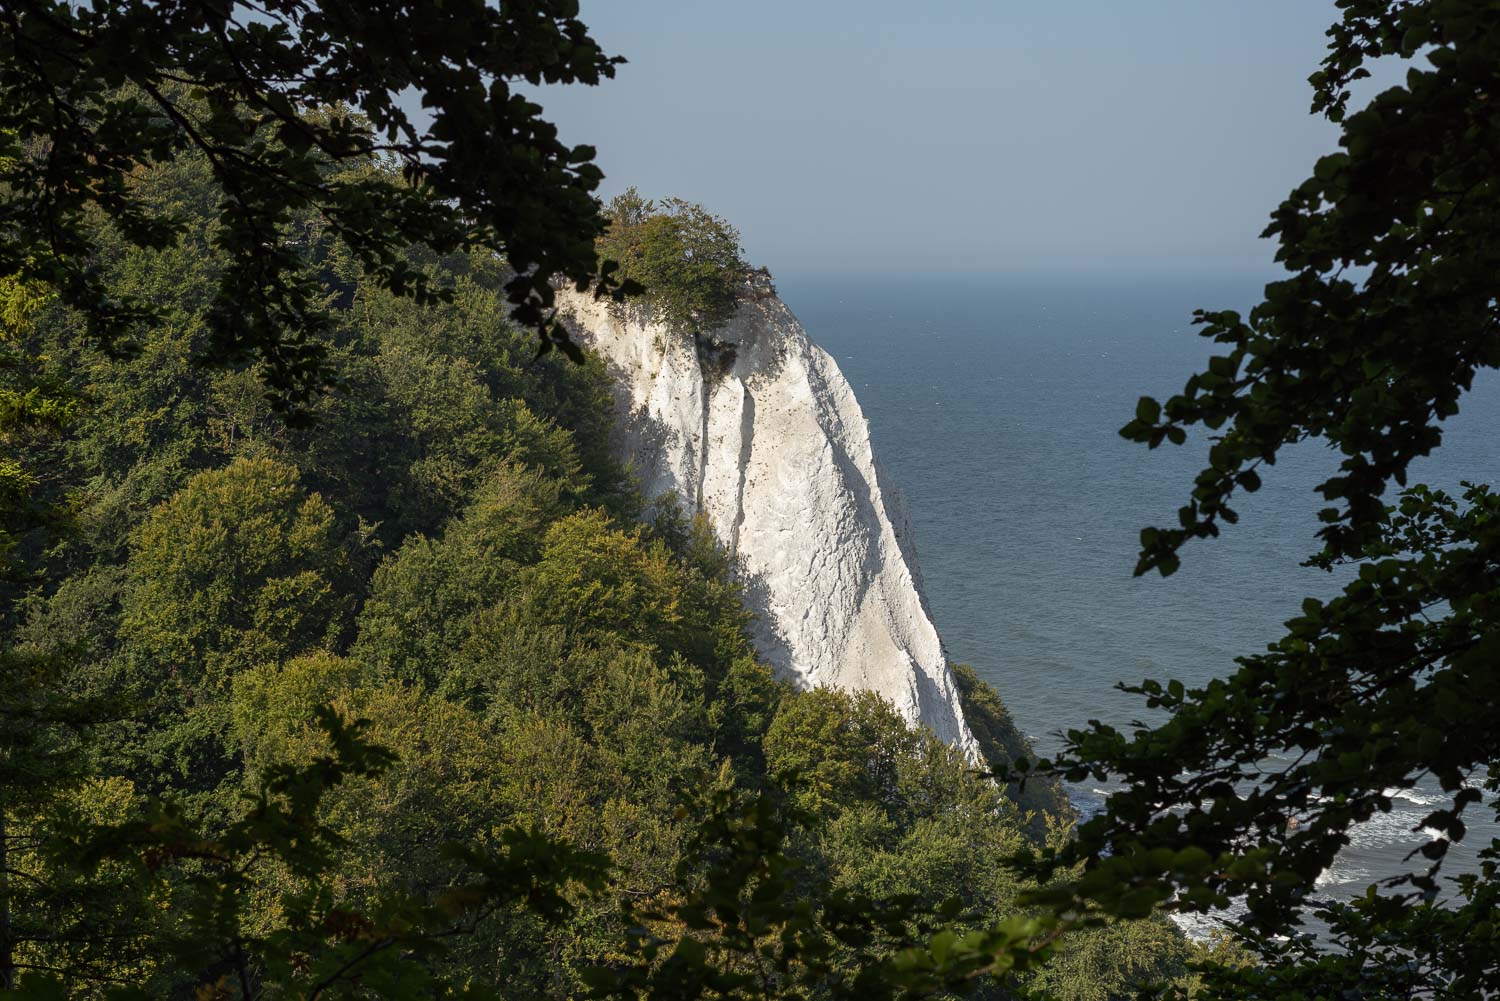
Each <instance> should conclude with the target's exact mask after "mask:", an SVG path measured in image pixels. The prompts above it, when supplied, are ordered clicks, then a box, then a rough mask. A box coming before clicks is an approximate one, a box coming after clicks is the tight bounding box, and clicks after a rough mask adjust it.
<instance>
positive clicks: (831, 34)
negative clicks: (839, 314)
mask: <svg viewBox="0 0 1500 1001" xmlns="http://www.w3.org/2000/svg"><path fill="white" fill-rule="evenodd" d="M1335 16H1336V14H1335V11H1334V8H1333V5H1332V3H1331V2H1330V0H1134V2H1121V0H1073V2H1070V3H1056V2H1046V0H1031V2H1025V3H1023V2H1020V0H927V2H925V3H913V2H910V0H907V2H901V3H897V2H894V0H862V2H854V0H759V2H755V3H747V2H733V3H732V2H728V0H634V2H622V0H585V2H584V4H583V18H584V20H585V22H586V23H588V24H589V25H590V26H591V28H592V29H593V30H594V33H595V36H596V37H597V38H598V39H599V40H600V41H601V42H602V43H603V44H604V46H605V47H606V49H608V50H610V51H612V52H614V53H617V54H620V55H623V56H625V57H626V58H627V59H629V60H630V63H629V64H628V65H626V66H623V67H621V69H620V73H619V76H618V77H617V78H616V79H615V80H614V81H611V82H608V83H606V84H605V85H603V86H601V87H598V88H587V87H578V88H558V89H556V90H549V91H546V92H544V93H543V94H542V96H541V100H542V101H543V103H544V104H545V106H546V108H547V110H548V112H549V113H550V114H551V115H552V116H553V117H554V119H555V120H556V121H558V122H559V124H560V125H561V126H562V128H563V132H564V135H565V136H566V137H567V138H568V139H570V140H572V141H574V142H590V143H593V144H594V145H596V146H597V147H598V148H599V162H600V164H601V166H602V167H603V168H604V170H605V172H606V173H607V174H608V180H607V181H606V189H605V194H606V195H612V194H615V193H617V192H618V191H620V190H622V189H623V188H624V187H626V186H627V185H632V184H633V185H635V186H637V187H638V188H640V189H641V191H642V192H643V193H645V194H648V195H652V196H663V195H679V196H681V197H684V198H688V199H692V200H695V201H700V202H702V203H703V204H704V205H706V206H707V207H708V208H710V209H711V210H713V211H715V212H717V213H719V214H721V215H724V216H727V217H728V218H729V219H730V220H731V221H732V222H734V223H735V224H736V225H738V226H739V227H740V230H741V231H742V233H743V235H744V242H745V246H746V248H747V249H748V251H749V254H750V256H751V258H752V259H753V260H754V261H755V262H756V263H763V264H767V265H769V266H770V267H771V269H772V270H773V271H777V270H781V271H809V270H832V271H844V270H864V269H881V270H896V269H905V268H915V269H922V270H963V271H993V270H1005V271H1015V270H1048V271H1055V270H1062V269H1069V268H1087V269H1098V268H1131V269H1157V268H1162V269H1166V268H1183V267H1195V268H1210V269H1242V268H1253V269H1257V270H1258V269H1260V268H1263V267H1266V266H1268V264H1269V261H1270V256H1271V245H1270V244H1269V242H1267V241H1262V240H1258V239H1257V235H1258V234H1259V232H1260V231H1261V229H1262V228H1263V227H1264V225H1265V221H1266V217H1267V214H1268V213H1269V212H1270V210H1271V209H1272V208H1273V207H1274V206H1275V205H1276V203H1277V202H1278V201H1279V200H1280V199H1281V197H1282V196H1283V195H1285V194H1286V192H1287V191H1288V190H1289V189H1290V188H1291V187H1292V186H1293V185H1295V184H1296V183H1297V182H1298V181H1300V180H1301V179H1302V178H1303V177H1305V176H1306V175H1307V173H1308V171H1309V170H1310V168H1311V166H1312V162H1313V160H1314V159H1315V158H1316V157H1317V156H1318V155H1320V154H1321V153H1324V152H1327V151H1329V150H1331V149H1332V148H1333V145H1334V131H1333V129H1332V127H1331V126H1330V125H1329V124H1328V123H1326V122H1324V121H1322V120H1321V119H1315V118H1312V117H1311V116H1309V115H1308V113H1307V111H1308V104H1309V101H1310V96H1311V92H1310V90H1309V88H1308V85H1307V82H1306V79H1307V76H1308V74H1309V73H1311V72H1312V71H1313V70H1314V69H1316V68H1317V64H1318V61H1319V59H1320V58H1321V55H1322V51H1323V45H1324V38H1323V32H1324V31H1325V30H1326V29H1327V27H1328V25H1329V24H1330V23H1332V21H1333V20H1334V19H1335Z"/></svg>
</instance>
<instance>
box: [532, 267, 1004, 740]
mask: <svg viewBox="0 0 1500 1001" xmlns="http://www.w3.org/2000/svg"><path fill="white" fill-rule="evenodd" d="M559 303H560V306H561V309H560V315H561V316H562V317H563V320H564V322H565V323H566V324H567V325H568V326H569V328H570V329H571V330H572V332H573V333H574V335H575V336H576V337H578V339H579V340H580V341H581V342H583V343H586V344H588V345H590V346H591V347H593V348H594V349H595V351H597V352H598V353H599V354H600V355H601V356H602V357H603V358H604V360H605V363H606V364H607V366H608V367H609V368H610V369H611V371H612V372H613V375H614V377H615V384H614V390H615V401H616V407H617V411H618V413H617V417H618V422H617V426H618V429H619V430H618V435H619V441H618V442H617V443H616V446H617V448H618V449H619V451H620V454H621V455H622V457H625V458H627V459H629V460H631V461H633V463H634V466H635V469H636V473H637V475H638V476H639V477H640V479H641V485H642V487H643V489H644V491H645V493H646V496H647V497H654V496H657V495H660V494H664V493H666V492H668V491H671V492H674V493H675V494H676V495H677V497H678V499H679V501H680V502H681V503H682V504H683V506H684V507H685V508H687V509H688V510H689V511H701V512H702V513H704V514H705V515H706V516H707V518H708V520H709V522H710V524H711V525H712V526H713V528H714V531H715V532H716V533H717V535H718V537H719V539H720V541H721V542H722V543H723V544H724V545H725V546H727V547H728V548H729V549H730V550H731V551H732V552H733V553H734V554H735V555H736V557H737V558H738V562H739V564H740V567H741V572H742V574H743V576H744V580H745V584H746V590H747V597H748V602H749V605H750V607H751V610H752V611H754V612H755V613H756V624H755V627H754V630H755V633H754V637H753V638H754V640H755V643H756V646H757V648H758V649H759V650H760V652H761V655H762V656H763V657H765V658H766V659H767V660H768V661H769V662H770V663H771V664H772V665H774V666H775V667H776V668H777V669H779V670H780V671H782V672H784V674H786V675H788V676H790V677H791V678H793V679H794V680H795V681H796V682H797V683H799V684H801V685H804V686H807V687H815V686H820V685H826V686H831V687H838V688H843V689H870V690H872V691H875V692H879V693H880V694H881V695H883V696H884V697H886V698H887V699H889V700H890V701H891V702H893V703H894V704H895V705H896V707H897V708H898V709H899V710H900V711H901V712H902V713H903V714H904V715H905V716H906V718H907V720H908V721H910V722H913V723H915V722H917V721H921V722H922V723H925V724H927V725H928V726H929V727H931V728H932V729H933V731H935V732H936V733H937V735H938V736H939V737H941V738H942V739H943V740H945V741H947V742H948V743H950V744H953V745H955V746H957V747H959V748H961V749H963V750H964V751H965V752H966V753H967V754H968V755H969V756H970V757H971V758H975V759H976V760H977V746H976V745H975V742H974V738H973V735H972V734H971V733H970V732H969V728H968V726H967V724H966V723H965V722H964V718H963V712H962V710H961V709H960V708H959V700H958V689H957V686H956V685H955V683H954V681H953V678H952V676H951V675H950V673H949V671H948V666H947V661H946V658H945V657H944V654H943V648H942V642H941V640H939V638H938V633H937V629H936V628H935V627H934V626H933V623H932V616H931V614H930V613H929V611H928V608H927V602H926V599H925V598H924V597H923V594H922V588H921V580H920V577H919V575H918V571H917V566H916V559H915V552H914V549H913V546H912V541H911V528H910V523H909V521H908V517H907V513H906V509H905V507H904V505H903V503H902V502H901V500H900V497H899V495H898V493H897V492H896V491H895V490H894V489H893V488H892V486H891V484H890V482H889V481H888V479H887V477H886V476H885V474H884V473H883V471H882V470H881V468H880V466H879V464H878V463H877V462H876V460H875V455H874V452H873V451H872V449H871V447H870V435H869V427H868V424H867V422H866V421H865V417H864V414H863V413H862V412H861V411H860V408H859V402H858V401H857V400H856V399H855V398H854V391H853V390H852V389H850V388H849V384H848V382H846V381H845V380H844V376H843V374H842V373H841V372H840V371H839V368H838V365H837V364H836V363H835V362H834V360H833V359H832V358H831V357H830V356H829V355H828V354H827V352H825V351H823V350H822V349H821V348H819V347H818V346H817V345H816V344H814V343H813V342H812V341H811V339H809V338H808V336H807V333H806V331H804V330H803V329H802V325H801V324H800V323H798V322H797V319H796V317H794V316H793V315H792V313H791V310H789V309H787V307H786V305H785V304H784V303H782V301H781V300H780V299H779V298H777V296H776V293H775V290H774V289H773V288H772V287H771V285H770V282H769V279H767V278H761V279H757V280H756V281H754V282H752V283H750V284H748V285H747V287H746V290H745V293H744V294H743V295H742V296H741V301H740V306H739V309H738V312H737V313H736V314H735V316H734V318H733V319H732V320H731V321H730V322H729V323H728V324H727V325H726V326H724V327H722V328H720V329H718V330H716V331H714V332H713V333H712V334H710V335H706V336H701V337H698V338H694V337H692V336H691V335H688V334H683V333H678V332H674V331H671V330H669V329H667V328H666V327H665V326H663V325H662V324H660V323H658V322H655V321H653V320H650V319H649V318H647V317H645V316H643V315H642V313H641V311H640V310H638V309H637V310H632V311H631V312H629V313H622V311H621V308H620V307H619V306H617V305H615V304H612V303H608V302H598V301H595V300H594V299H593V298H591V297H589V296H586V295H579V294H577V293H574V292H572V291H571V290H564V291H562V292H560V293H559Z"/></svg>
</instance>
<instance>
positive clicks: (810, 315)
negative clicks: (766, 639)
mask: <svg viewBox="0 0 1500 1001" xmlns="http://www.w3.org/2000/svg"><path fill="white" fill-rule="evenodd" d="M1271 277H1274V276H1273V275H1271V274H1226V273H1222V272H1221V273H1208V274H1199V275H1194V274H1185V273H1180V272H1175V273H1169V274H1164V273H1124V272H1115V273H1084V274H1026V275H1020V274H1012V275H933V274H893V275H872V274H858V275H829V274H790V275H788V274H780V275H778V276H777V288H778V291H779V292H780V294H781V297H782V299H783V300H785V301H786V302H787V304H788V305H789V306H790V307H791V309H792V311H793V312H794V313H796V314H797V316H798V318H799V319H800V320H801V321H802V323H803V326H804V327H806V329H807V331H808V333H809V334H810V335H811V336H812V338H813V340H815V341H816V342H817V343H818V344H820V345H821V346H822V347H823V348H824V349H825V350H827V351H828V352H829V353H830V354H831V355H832V356H833V357H834V358H835V359H836V360H837V362H838V364H839V367H840V368H841V369H842V370H843V373H844V375H845V377H846V378H847V379H848V380H849V382H850V384H851V385H852V386H853V387H854V391H855V394H856V395H857V396H858V398H859V401H860V403H861V405H862V407H863V409H864V412H865V416H866V417H867V419H868V420H869V423H870V429H871V435H872V438H873V441H874V446H875V452H876V455H877V456H878V457H879V458H880V460H881V462H882V463H883V465H884V466H885V467H886V469H887V470H888V471H889V473H890V474H891V479H892V480H893V481H894V482H895V484H896V485H897V486H898V487H899V488H900V489H901V491H902V492H903V493H904V495H905V497H906V500H907V503H908V506H909V508H910V510H911V516H912V522H913V528H914V534H915V539H916V548H917V559H918V563H919V564H920V567H921V572H922V577H923V579H924V583H925V589H926V593H927V597H928V600H929V603H930V605H931V609H932V613H933V616H934V618H935V619H936V623H937V627H938V631H939V632H940V633H941V635H942V637H943V640H944V643H945V645H946V647H947V650H948V654H949V657H950V659H951V660H953V661H957V662H962V663H968V664H970V665H972V666H973V667H974V668H975V670H976V671H977V672H978V673H979V675H980V676H981V677H982V678H984V679H985V680H986V681H988V682H989V683H990V684H991V685H993V686H994V687H995V689H996V690H997V691H998V692H999V693H1000V695H1001V697H1002V698H1003V699H1004V701H1005V703H1006V705H1007V706H1008V707H1009V709H1010V711H1011V715H1012V716H1013V718H1014V719H1015V721H1016V723H1017V725H1018V726H1020V727H1021V729H1022V730H1023V732H1025V733H1027V734H1028V735H1029V736H1030V737H1031V739H1032V741H1033V742H1034V744H1035V746H1036V748H1037V750H1038V751H1039V752H1040V753H1042V754H1048V753H1051V752H1053V751H1056V750H1057V749H1058V748H1059V747H1060V746H1061V741H1062V735H1063V734H1064V733H1065V732H1066V731H1067V730H1068V729H1071V728H1075V727H1081V726H1084V725H1086V724H1087V722H1088V721H1090V720H1095V719H1097V720H1102V721H1104V722H1106V723H1109V724H1112V725H1114V726H1117V727H1122V728H1123V727H1128V726H1129V725H1130V724H1131V723H1132V721H1134V720H1137V719H1149V718H1150V714H1149V713H1147V712H1146V709H1145V706H1144V703H1143V702H1142V701H1141V699H1140V698H1139V697H1135V696H1129V695H1125V694H1123V693H1121V692H1120V691H1118V690H1117V689H1116V687H1115V686H1116V684H1117V683H1119V682H1122V681H1124V682H1138V681H1141V680H1143V679H1147V678H1152V679H1157V680H1159V681H1163V682H1165V681H1167V680H1168V679H1174V678H1175V679H1178V680H1181V681H1182V682H1183V683H1184V684H1186V685H1188V686H1189V687H1193V686H1195V685H1201V684H1202V683H1204V682H1205V681H1207V680H1208V679H1210V678H1213V677H1215V676H1223V675H1226V674H1228V673H1229V672H1230V671H1232V670H1233V669H1234V666H1235V665H1234V658H1235V657H1237V656H1241V655H1245V654H1253V653H1256V652H1258V651H1261V650H1263V649H1265V647H1266V645H1267V644H1268V643H1270V642H1271V641H1273V640H1274V639H1276V638H1277V637H1278V636H1279V635H1280V634H1281V626H1282V623H1283V622H1285V621H1286V620H1287V619H1289V618H1291V617H1293V616H1295V615H1297V614H1298V612H1299V609H1300V606H1301V603H1302V600H1303V598H1305V597H1307V596H1310V595H1311V596H1316V597H1320V598H1327V597H1331V596H1333V595H1334V594H1336V593H1337V591H1338V590H1339V588H1340V586H1341V585H1342V584H1343V583H1344V581H1345V580H1347V577H1348V574H1347V573H1342V574H1341V573H1334V574H1329V573H1326V572H1324V571H1321V570H1317V569H1312V568H1305V567H1302V566H1301V565H1300V564H1301V563H1302V562H1303V561H1304V560H1305V559H1306V558H1307V557H1308V556H1310V555H1311V554H1312V553H1314V552H1316V551H1317V550H1318V548H1319V547H1318V544H1317V540H1316V538H1315V532H1316V530H1317V527H1318V523H1317V521H1316V512H1317V511H1318V510H1319V509H1320V508H1321V507H1323V506H1325V504H1324V503H1323V501H1322V498H1321V497H1320V496H1319V495H1317V494H1316V493H1315V492H1314V490H1313V488H1314V487H1315V485H1316V484H1318V483H1319V482H1321V481H1322V480H1323V479H1325V478H1327V477H1328V476H1329V475H1330V474H1332V473H1333V472H1334V470H1335V469H1336V468H1337V466H1338V461H1339V456H1338V453H1337V452H1335V451H1334V450H1332V449H1330V448H1329V447H1328V446H1327V445H1326V443H1322V442H1317V441H1313V442H1306V443H1303V444H1301V445H1298V446H1296V447H1294V448H1291V449H1289V450H1287V451H1286V452H1285V453H1284V454H1283V456H1282V458H1281V459H1280V461H1278V462H1277V464H1276V465H1275V466H1274V467H1272V468H1270V469H1268V470H1265V475H1264V477H1263V480H1264V485H1263V487H1262V489H1261V490H1260V491H1259V492H1258V493H1256V494H1252V495H1248V496H1247V497H1244V498H1243V499H1242V500H1243V502H1242V503H1240V504H1238V505H1236V507H1237V510H1238V511H1239V513H1240V515H1241V518H1240V522H1239V524H1238V525H1235V526H1230V527H1228V528H1227V529H1226V531H1225V532H1224V534H1223V535H1222V536H1221V537H1220V538H1218V539H1214V540H1206V541H1200V542H1195V543H1191V544H1189V546H1188V547H1187V548H1186V549H1185V550H1184V553H1183V557H1184V558H1183V563H1182V568H1181V569H1180V570H1179V571H1178V572H1177V573H1176V574H1175V575H1173V576H1172V577H1169V578H1161V577H1159V576H1158V575H1156V574H1154V573H1153V574H1151V575H1150V576H1146V577H1139V578H1137V577H1134V576H1133V575H1132V570H1133V568H1134V564H1135V556H1136V551H1137V543H1138V535H1139V532H1140V529H1141V528H1142V527H1144V526H1147V525H1153V524H1155V525H1166V524H1173V523H1175V517H1176V510H1177V508H1178V507H1179V506H1180V505H1181V504H1182V503H1183V502H1184V501H1185V500H1186V498H1187V495H1188V491H1189V489H1190V487H1191V483H1192V479H1193V476H1194V474H1195V473H1196V472H1197V471H1198V470H1199V469H1200V468H1202V467H1203V465H1204V464H1205V455H1206V451H1207V443H1206V439H1204V438H1201V437H1199V438H1195V439H1191V440H1190V441H1189V442H1188V444H1187V445H1184V446H1181V447H1172V446H1166V445H1164V446H1162V447H1161V448H1158V449H1156V450H1148V449H1146V448H1145V447H1144V446H1142V445H1137V444H1133V443H1131V442H1127V441H1126V440H1125V439H1123V438H1121V437H1120V436H1119V434H1118V430H1119V428H1120V427H1121V426H1122V425H1123V424H1125V423H1126V422H1127V421H1128V420H1130V419H1131V417H1132V416H1133V413H1134V410H1135V405H1136V401H1137V399H1138V398H1139V397H1140V396H1142V395H1150V396H1155V397H1157V398H1159V399H1164V398H1165V397H1166V396H1168V395H1171V394H1172V393H1174V392H1177V391H1180V390H1181V388H1182V386H1183V383H1184V382H1185V381H1186V379H1187V378H1188V376H1189V375H1191V374H1192V373H1193V372H1195V371H1197V370H1198V369H1199V368H1200V367H1202V365H1203V363H1204V362H1205V360H1206V359H1207V358H1208V357H1209V355H1211V354H1212V353H1214V345H1213V344H1212V342H1211V341H1209V340H1207V339H1205V338H1203V337H1201V336H1200V335H1199V334H1198V332H1197V328H1196V327H1194V325H1193V323H1192V314H1193V310H1194V309H1197V308H1205V309H1238V310H1241V311H1242V312H1243V311H1248V309H1249V308H1250V306H1252V305H1253V304H1254V303H1255V302H1257V301H1258V300H1259V298H1260V293H1261V290H1262V288H1263V287H1264V285H1265V282H1266V281H1267V279H1268V278H1271ZM1482 376H1487V377H1484V378H1480V379H1478V380H1476V384H1475V386H1474V389H1473V391H1472V392H1471V393H1469V394H1468V395H1466V396H1465V397H1464V399H1463V400H1462V401H1461V412H1460V413H1459V414H1458V415H1457V416H1456V417H1455V418H1453V419H1451V420H1449V421H1448V422H1446V424H1445V432H1444V443H1443V445H1442V447H1441V448H1440V449H1439V450H1438V451H1437V452H1436V453H1434V454H1433V455H1432V456H1430V457H1428V458H1426V459H1424V460H1422V461H1421V462H1419V463H1418V464H1416V465H1415V466H1414V467H1413V470H1412V477H1411V478H1412V482H1427V483H1430V484H1431V485H1433V486H1441V487H1444V488H1447V489H1453V488H1456V487H1457V486H1458V484H1459V482H1460V481H1462V480H1478V481H1480V482H1489V483H1500V444H1497V441H1496V430H1497V429H1500V378H1496V376H1497V373H1495V372H1486V373H1482ZM1110 789H1111V787H1110V786H1109V785H1108V784H1107V783H1103V784H1097V783H1090V784H1085V785H1082V786H1077V787H1074V788H1071V789H1070V790H1069V791H1070V794H1071V796H1072V797H1073V800H1074V803H1075V805H1076V806H1077V807H1078V808H1079V810H1080V812H1081V813H1082V814H1084V815H1088V814H1090V813H1092V812H1094V811H1096V810H1097V809H1099V806H1100V804H1101V803H1102V802H1103V799H1104V797H1105V796H1107V795H1108V793H1109V792H1110ZM1440 802H1443V797H1441V796H1440V795H1439V793H1438V790H1437V789H1436V788H1435V787H1419V788H1416V789H1412V790H1402V791H1400V792H1399V793H1398V794H1397V796H1396V799H1395V802H1394V808H1393V810H1392V812H1391V813H1389V814H1385V815H1380V816H1377V817H1376V818H1375V819H1374V820H1372V821H1371V822H1370V823H1368V824H1365V825H1364V826H1362V827H1360V828H1359V829H1357V830H1355V831H1354V832H1353V835H1352V839H1351V844H1350V845H1349V846H1348V847H1347V848H1346V849H1345V850H1344V851H1343V852H1342V853H1341V854H1340V856H1339V858H1338V859H1337V861H1336V862H1335V864H1334V865H1333V866H1332V867H1331V868H1330V869H1329V870H1328V871H1327V872H1325V873H1324V874H1323V875H1322V877H1321V878H1320V879H1319V881H1318V887H1319V890H1320V892H1322V893H1326V894H1327V895H1328V896H1330V897H1332V898H1348V897H1351V896H1354V895H1357V894H1359V893H1362V892H1363V891H1364V889H1365V887H1366V886H1367V885H1368V884H1369V883H1370V881H1371V880H1373V879H1375V878H1377V877H1378V876H1380V875H1381V874H1383V873H1388V872H1391V871H1395V867H1397V866H1400V865H1401V864H1402V862H1401V860H1402V858H1403V856H1405V855H1406V854H1407V853H1408V852H1410V851H1411V850H1412V849H1413V848H1416V847H1419V846H1420V845H1421V844H1423V843H1424V842H1425V841H1427V840H1428V839H1429V838H1430V837H1431V833H1430V832H1427V831H1424V830H1423V829H1422V828H1421V825H1420V820H1421V818H1422V817H1423V816H1425V815H1426V814H1427V813H1429V812H1430V811H1431V809H1432V808H1433V805H1434V804H1437V803H1440ZM1471 812H1472V808H1471ZM1489 815H1490V811H1488V810H1486V811H1485V816H1489ZM1472 820H1473V821H1476V822H1471V823H1470V831H1469V836H1468V838H1467V839H1466V841H1465V843H1464V844H1463V845H1460V846H1458V848H1457V849H1456V850H1455V852H1454V853H1453V855H1452V857H1451V859H1450V862H1449V864H1448V871H1449V872H1450V873H1458V872H1462V871H1465V870H1466V869H1469V868H1471V867H1472V866H1473V864H1474V853H1475V851H1476V850H1477V848H1478V847H1479V846H1481V845H1483V844H1487V843H1488V842H1489V840H1490V838H1492V837H1494V836H1496V835H1500V826H1497V825H1495V824H1493V823H1484V822H1477V821H1479V820H1481V818H1480V816H1479V815H1477V814H1476V815H1475V816H1474V817H1473V818H1472ZM1230 916H1232V914H1231V915H1230ZM1205 927H1206V926H1205V925H1204V924H1202V923H1201V922H1200V923H1198V924H1194V925H1192V926H1191V927H1190V931H1194V932H1197V933H1202V932H1203V931H1204V930H1205Z"/></svg>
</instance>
